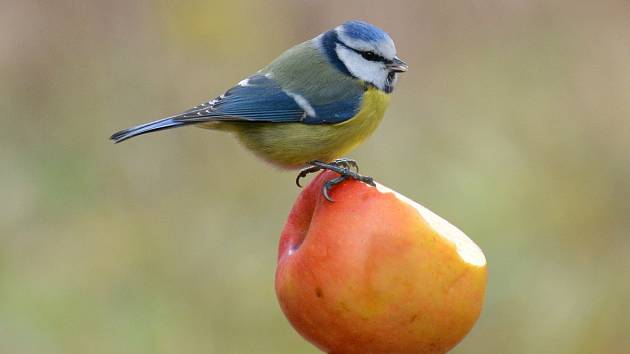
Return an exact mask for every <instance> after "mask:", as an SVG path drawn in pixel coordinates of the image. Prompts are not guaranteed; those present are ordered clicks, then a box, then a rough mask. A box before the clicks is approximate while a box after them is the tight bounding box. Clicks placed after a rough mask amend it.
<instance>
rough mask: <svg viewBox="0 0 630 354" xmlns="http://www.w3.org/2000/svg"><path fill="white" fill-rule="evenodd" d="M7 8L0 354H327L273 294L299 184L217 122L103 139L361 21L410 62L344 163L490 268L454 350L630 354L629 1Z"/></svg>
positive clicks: (2, 39) (0, 33)
mask: <svg viewBox="0 0 630 354" xmlns="http://www.w3.org/2000/svg"><path fill="white" fill-rule="evenodd" d="M3 5H4V6H3V11H1V12H0V53H1V54H0V107H2V126H3V129H2V130H0V164H1V165H2V166H3V168H2V169H1V170H0V181H1V183H0V196H2V203H0V352H1V353H51V354H52V353H64V354H67V353H93V354H97V353H135V354H137V353H316V350H315V349H314V348H313V347H312V346H311V345H309V344H308V343H306V342H305V341H303V340H302V339H301V338H300V337H299V336H298V335H297V334H296V333H295V332H294V331H293V330H292V329H291V327H290V326H289V325H288V323H287V322H286V321H285V319H284V317H283V315H282V313H281V311H280V309H279V307H278V305H277V303H276V299H275V295H274V291H273V275H274V265H275V256H276V254H275V253H276V242H277V240H278V235H279V233H280V230H281V229H282V226H283V223H284V220H285V217H286V215H287V213H288V211H289V208H290V206H291V203H292V201H293V199H294V198H295V196H296V195H297V194H298V192H299V190H298V189H297V188H296V187H295V186H294V185H293V178H294V174H293V173H289V172H284V171H278V170H275V169H273V168H269V167H268V166H266V165H265V164H264V163H261V162H260V161H258V160H256V159H255V158H254V157H252V156H251V155H250V154H248V153H247V152H246V151H245V150H244V149H243V148H241V147H240V146H238V143H237V142H235V141H234V140H233V139H232V138H231V137H229V136H226V135H223V134H221V133H218V132H209V131H204V130H201V129H198V130H197V129H181V130H175V131H170V132H168V133H163V134H154V135H151V136H146V137H143V138H140V139H138V140H133V141H131V142H128V143H125V144H122V145H118V146H114V145H112V144H111V143H110V142H109V141H108V140H107V137H108V136H109V134H111V133H112V132H114V131H116V130H118V129H121V128H125V127H128V126H131V125H135V124H138V123H141V122H144V121H147V120H150V119H154V118H159V117H162V116H165V115H168V114H172V113H176V112H178V111H181V110H182V109H185V108H187V107H189V106H193V105H195V104H197V103H199V102H202V101H205V100H206V99H208V98H211V97H213V96H215V95H218V94H220V93H222V92H223V90H224V89H226V88H228V87H229V86H231V85H232V84H234V83H235V82H238V81H239V80H241V79H242V78H243V77H244V76H245V75H247V74H249V73H252V72H254V71H255V70H257V69H258V68H260V67H262V66H264V65H265V64H266V63H268V62H269V61H270V60H271V59H273V58H274V57H275V56H277V55H278V54H279V53H280V52H281V51H282V50H284V49H286V48H288V47H289V46H291V45H293V44H295V43H297V42H299V41H302V40H305V39H308V38H311V37H313V36H315V35H317V34H318V33H320V32H322V31H324V30H326V29H328V28H330V27H332V26H335V25H337V24H339V23H341V22H343V21H344V20H346V19H351V18H359V19H364V20H367V21H370V22H372V23H375V24H377V25H379V26H381V27H383V28H385V29H386V30H387V31H389V32H390V34H391V35H392V37H393V38H394V39H395V40H396V42H397V46H398V49H399V54H400V56H401V57H402V58H404V59H406V60H407V61H408V62H409V64H410V68H411V69H410V71H409V73H407V74H405V75H404V76H403V77H402V78H401V80H400V84H399V86H398V88H397V92H396V93H395V97H394V99H393V100H392V107H391V109H390V110H389V112H388V114H387V116H386V119H385V120H384V122H383V124H382V126H381V128H380V129H379V130H378V132H377V133H376V134H375V136H374V137H372V138H371V139H370V140H369V141H368V142H367V143H366V144H364V145H363V146H361V147H360V148H359V149H358V150H356V151H355V152H354V153H353V155H352V156H353V157H355V158H357V159H358V160H359V161H360V162H361V167H362V170H363V171H366V172H368V173H369V174H372V175H374V176H375V177H376V178H377V179H378V180H380V181H381V182H383V183H384V184H386V185H388V186H390V187H392V188H394V189H396V190H398V191H400V192H401V193H403V194H406V195H408V196H409V197H411V198H413V199H415V200H417V201H419V202H421V203H422V204H424V205H426V206H427V207H429V208H431V209H432V210H434V211H436V212H437V213H439V214H440V215H442V216H444V217H445V218H447V219H448V220H450V221H452V222H453V223H454V224H456V225H458V226H459V227H460V228H461V229H463V230H464V231H465V232H466V233H467V234H468V235H470V236H471V237H472V238H473V239H475V240H476V241H477V243H478V244H479V245H480V246H481V247H482V248H483V249H484V250H485V253H486V256H487V258H488V262H489V267H490V283H489V289H488V293H487V301H486V305H485V309H484V313H483V315H482V317H481V319H480V320H479V322H478V324H477V326H476V327H475V329H474V330H473V331H472V332H471V334H470V335H469V336H468V337H467V338H466V339H465V340H464V341H463V342H462V343H461V345H459V346H458V347H457V348H456V349H455V350H454V351H453V352H454V353H516V354H518V353H524V354H528V353H627V350H628V349H627V348H628V347H630V336H628V333H629V332H630V301H629V300H630V281H629V280H630V257H628V256H627V255H628V253H629V252H630V217H629V216H630V184H629V181H630V151H629V149H628V145H629V142H630V65H628V58H630V42H629V41H628V38H629V37H630V5H629V3H628V2H627V1H621V0H618V1H616V0H605V1H600V2H592V1H568V0H559V1H553V2H548V1H541V0H533V1H524V0H515V1H498V0H495V1H485V2H478V1H474V2H467V3H466V2H460V1H451V0H449V1H423V2H417V1H388V2H385V1H381V2H375V1H358V0H353V1H345V2H343V3H340V2H337V1H307V0H300V1H280V0H276V1H265V2H259V1H244V0H240V1H226V2H217V1H207V0H206V1H202V0H193V1H179V2H175V1H165V0H159V1H147V0H140V1H122V0H114V1H107V2H104V1H96V0H88V1H83V2H79V1H71V0H58V1H41V0H26V1H9V2H5V3H4V4H3Z"/></svg>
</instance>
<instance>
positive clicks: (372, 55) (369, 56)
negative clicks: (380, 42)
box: [361, 52, 383, 61]
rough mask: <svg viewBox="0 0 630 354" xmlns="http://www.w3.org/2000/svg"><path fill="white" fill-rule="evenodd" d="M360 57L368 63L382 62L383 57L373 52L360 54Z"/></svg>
mask: <svg viewBox="0 0 630 354" xmlns="http://www.w3.org/2000/svg"><path fill="white" fill-rule="evenodd" d="M361 56H362V57H363V58H364V59H365V60H369V61H382V60H383V57H382V56H380V55H378V54H376V53H374V52H361Z"/></svg>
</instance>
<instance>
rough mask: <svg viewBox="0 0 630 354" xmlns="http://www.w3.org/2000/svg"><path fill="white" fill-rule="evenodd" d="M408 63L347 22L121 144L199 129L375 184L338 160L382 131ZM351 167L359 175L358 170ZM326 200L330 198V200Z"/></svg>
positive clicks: (374, 31)
mask: <svg viewBox="0 0 630 354" xmlns="http://www.w3.org/2000/svg"><path fill="white" fill-rule="evenodd" d="M404 71H407V64H406V63H405V62H404V61H402V60H400V59H399V58H398V57H397V56H396V47H395V45H394V41H393V40H392V39H391V38H390V36H389V35H388V34H387V33H385V32H384V31H383V30H381V29H379V28H378V27H376V26H373V25H371V24H369V23H366V22H361V21H348V22H345V23H343V24H342V25H340V26H338V27H336V28H334V29H331V30H329V31H327V32H324V33H322V34H320V35H319V36H317V37H315V38H313V39H311V40H308V41H306V42H303V43H301V44H298V45H296V46H294V47H293V48H290V49H289V50H287V51H286V52H284V53H282V54H281V55H280V56H279V57H278V58H276V59H275V60H274V61H273V62H271V64H269V65H268V66H266V67H264V68H263V69H261V70H259V71H258V72H257V73H256V74H254V75H252V76H249V77H248V78H246V79H244V80H242V81H241V82H239V83H238V84H237V85H236V86H234V87H232V88H231V89H229V90H228V91H227V92H225V93H224V94H222V95H220V96H218V97H216V98H214V99H212V100H210V101H208V102H205V103H202V104H200V105H198V106H196V107H194V108H192V109H189V110H187V111H185V112H183V113H180V114H177V115H174V116H171V117H168V118H164V119H160V120H157V121H154V122H151V123H147V124H143V125H139V126H136V127H133V128H129V129H125V130H122V131H120V132H118V133H115V134H114V135H112V136H111V139H112V140H114V141H115V142H116V143H119V142H121V141H124V140H127V139H129V138H132V137H135V136H138V135H142V134H146V133H151V132H155V131H159V130H164V129H170V128H176V127H183V126H189V125H190V126H197V127H201V128H207V129H214V130H222V131H227V132H231V133H233V134H234V135H235V136H236V137H237V138H238V140H240V142H241V143H242V144H243V145H244V146H245V147H247V148H248V149H250V150H251V151H253V152H254V153H255V154H256V155H258V156H259V157H261V158H262V159H264V160H266V161H268V162H270V163H272V164H273V165H276V166H279V167H281V168H288V169H296V168H302V171H301V172H300V174H299V175H298V180H297V181H298V184H299V178H300V177H303V176H305V175H306V174H307V173H309V172H315V171H318V170H320V169H330V170H333V171H335V172H338V173H340V175H341V176H340V177H339V178H338V179H336V180H333V181H331V183H329V184H327V186H326V191H325V192H327V190H328V189H330V187H331V186H333V185H335V184H337V183H340V182H341V181H342V180H344V179H346V178H354V179H358V180H362V181H364V182H367V183H370V184H373V181H372V180H371V178H369V177H364V176H361V175H359V174H358V173H357V172H358V168H356V163H355V162H354V161H353V160H350V159H339V158H340V157H341V156H343V155H344V154H346V153H348V152H349V151H351V150H352V149H354V148H355V147H356V146H357V145H359V144H360V143H361V142H363V141H364V140H365V139H366V138H367V137H368V136H370V134H372V132H374V130H375V129H376V127H377V126H378V125H379V123H380V122H381V120H382V119H383V115H384V113H385V110H386V108H387V106H388V105H389V101H390V94H391V93H392V91H393V90H394V86H395V85H396V81H397V76H398V73H401V72H404ZM352 167H354V168H355V171H356V172H355V171H352ZM325 195H326V196H327V197H328V194H327V193H325Z"/></svg>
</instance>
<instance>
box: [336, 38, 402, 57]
mask: <svg viewBox="0 0 630 354" xmlns="http://www.w3.org/2000/svg"><path fill="white" fill-rule="evenodd" d="M337 43H339V44H341V45H342V46H344V47H345V48H347V49H350V50H351V51H353V52H355V53H357V54H359V55H360V56H362V57H363V58H364V59H365V60H369V61H380V62H383V63H389V62H391V60H387V59H385V58H384V57H383V56H381V55H378V54H376V53H374V52H373V51H371V50H368V51H365V52H362V51H360V50H357V49H354V48H352V47H350V46H349V45H347V44H346V43H344V42H343V41H341V40H339V39H337Z"/></svg>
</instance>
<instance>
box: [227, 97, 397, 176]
mask: <svg viewBox="0 0 630 354" xmlns="http://www.w3.org/2000/svg"><path fill="white" fill-rule="evenodd" d="M389 100H390V97H389V95H388V94H386V93H384V92H383V91H380V90H378V89H375V88H369V89H368V90H367V91H366V92H365V94H364V95H363V99H362V101H361V108H360V110H359V112H358V113H357V115H356V116H354V117H353V118H351V119H349V120H347V121H345V122H342V123H338V124H320V125H314V124H302V123H225V124H223V123H222V126H221V127H218V126H215V127H216V128H219V129H226V130H231V131H234V132H235V133H236V134H237V136H238V138H239V140H240V141H241V142H242V143H243V144H244V145H245V146H246V147H247V148H249V149H250V150H252V151H253V152H254V153H256V154H257V155H258V156H260V157H261V158H263V159H265V160H267V161H269V162H271V163H272V164H274V165H277V166H279V167H283V168H300V167H302V166H304V165H305V164H306V163H307V162H309V161H312V160H321V161H332V160H334V159H336V158H339V157H342V156H343V155H344V154H346V153H348V152H349V151H350V150H352V149H354V148H355V147H356V146H357V145H359V144H360V143H362V142H363V141H364V140H365V139H366V138H367V137H368V136H370V134H372V133H373V132H374V130H375V129H376V127H377V126H378V125H379V123H380V122H381V120H382V119H383V115H384V114H385V109H386V108H387V106H388V105H389Z"/></svg>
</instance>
